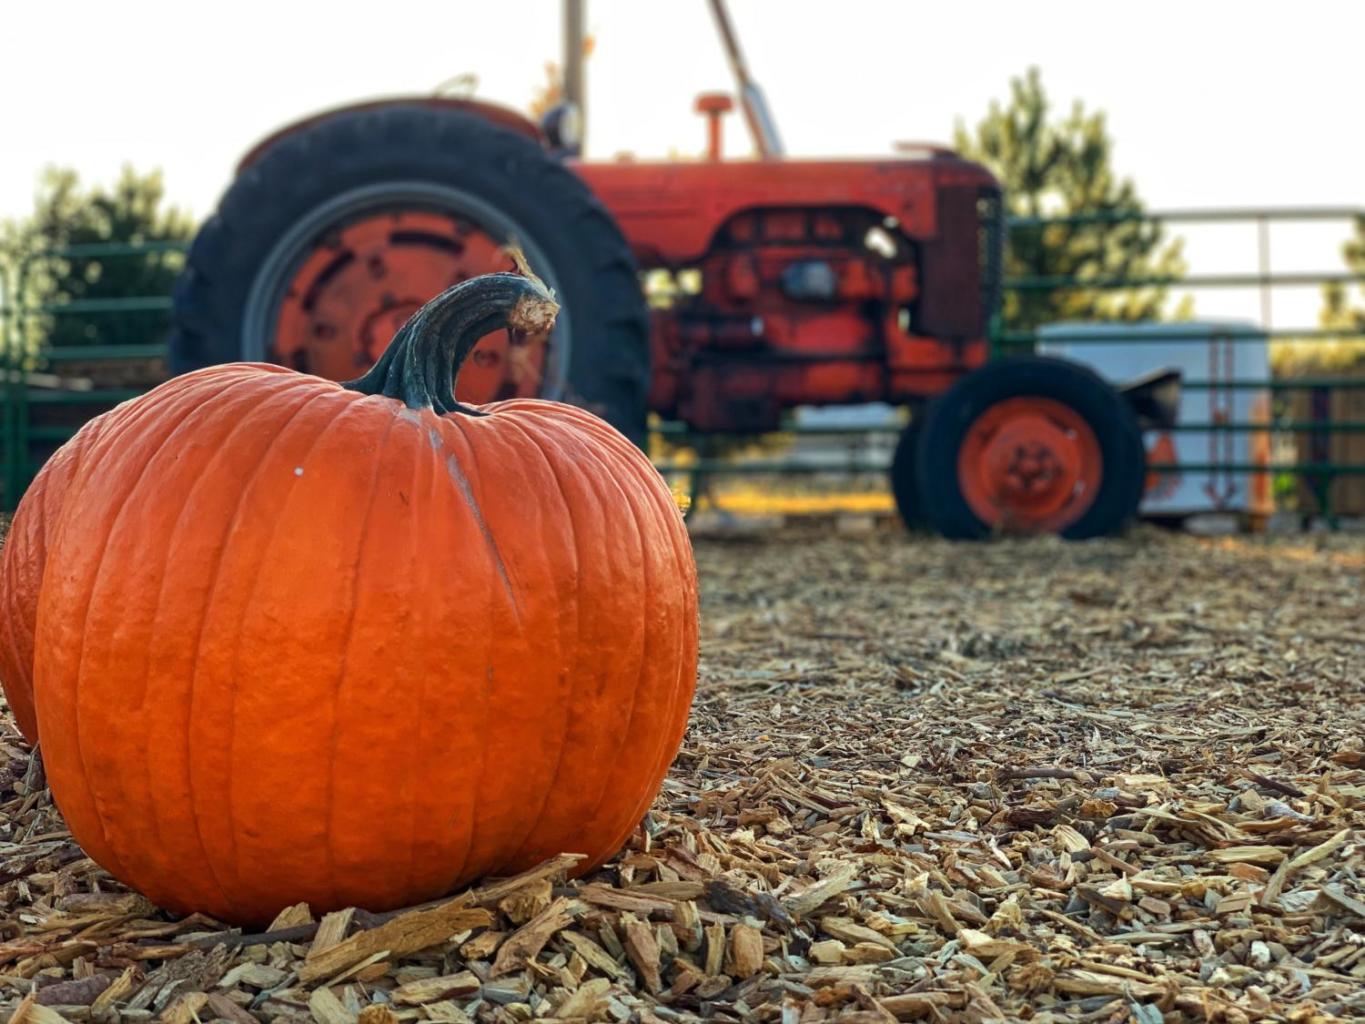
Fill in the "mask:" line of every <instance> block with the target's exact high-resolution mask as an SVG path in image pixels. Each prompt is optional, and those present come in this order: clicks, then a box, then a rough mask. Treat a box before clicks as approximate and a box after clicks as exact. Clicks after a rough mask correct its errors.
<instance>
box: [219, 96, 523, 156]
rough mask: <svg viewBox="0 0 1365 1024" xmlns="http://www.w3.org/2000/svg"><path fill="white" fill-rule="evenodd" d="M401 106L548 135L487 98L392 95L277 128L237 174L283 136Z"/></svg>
mask: <svg viewBox="0 0 1365 1024" xmlns="http://www.w3.org/2000/svg"><path fill="white" fill-rule="evenodd" d="M399 106H406V107H411V106H422V107H431V108H434V109H437V110H454V111H459V112H460V113H466V114H475V115H477V116H479V117H482V118H484V119H485V120H488V121H492V122H493V123H494V124H496V125H499V126H500V127H503V128H507V129H509V130H511V131H514V132H519V133H520V134H522V135H525V136H527V137H528V138H530V139H533V140H535V141H536V142H537V143H538V144H540V145H542V146H543V145H544V144H545V136H544V134H543V133H542V132H541V130H540V128H539V127H538V126H537V125H536V124H535V122H534V121H532V120H531V119H530V118H528V117H526V116H525V115H523V114H521V113H518V112H517V111H515V110H513V109H511V108H510V107H504V106H501V105H500V104H497V103H488V102H485V101H484V100H471V99H458V98H455V97H450V96H392V97H387V98H384V99H374V100H362V101H360V102H358V103H348V104H346V105H345V106H340V107H332V108H330V109H328V110H322V111H319V112H318V113H316V114H310V115H308V116H307V117H302V118H300V119H299V120H297V121H291V122H290V123H289V124H286V125H284V126H283V127H281V128H278V129H276V130H275V131H273V132H271V133H270V134H269V135H267V136H266V137H265V138H264V139H262V140H261V141H260V142H258V143H256V145H255V146H253V147H252V148H251V149H250V150H248V151H247V154H246V155H245V156H243V157H242V159H241V160H239V161H238V162H237V169H236V173H237V174H241V173H242V172H243V171H245V170H246V169H247V168H248V167H250V166H251V165H252V164H254V163H255V162H256V161H257V160H259V159H260V157H261V154H262V153H264V152H265V151H266V150H268V149H270V148H271V147H272V146H274V145H275V144H276V143H277V142H279V141H280V140H281V139H284V138H286V137H288V136H290V135H293V134H294V133H295V132H297V131H299V130H301V129H303V128H308V127H310V126H312V125H315V124H317V123H318V122H320V121H325V120H327V119H328V118H332V117H336V116H337V115H339V114H347V113H350V112H352V111H359V110H379V109H382V108H384V107H399Z"/></svg>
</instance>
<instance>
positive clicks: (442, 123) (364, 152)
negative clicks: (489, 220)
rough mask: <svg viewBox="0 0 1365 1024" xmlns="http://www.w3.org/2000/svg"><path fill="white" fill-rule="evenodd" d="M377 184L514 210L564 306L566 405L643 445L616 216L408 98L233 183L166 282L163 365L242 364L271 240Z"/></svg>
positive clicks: (637, 318)
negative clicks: (439, 188)
mask: <svg viewBox="0 0 1365 1024" xmlns="http://www.w3.org/2000/svg"><path fill="white" fill-rule="evenodd" d="M386 178H388V179H390V180H400V179H406V180H414V179H419V180H430V181H435V182H441V183H445V182H449V183H453V184H458V185H459V186H460V187H462V188H466V189H468V190H469V191H471V192H475V193H477V194H480V195H481V196H482V197H483V198H484V199H485V201H501V200H504V199H506V200H507V203H506V204H505V205H508V206H509V207H510V206H511V205H512V204H515V219H516V220H518V221H519V222H520V223H522V224H523V225H524V226H525V227H526V230H527V231H528V232H530V233H531V234H533V235H534V236H535V238H536V242H537V244H538V245H540V246H541V247H542V248H543V249H545V250H546V251H547V258H549V259H550V261H551V262H552V263H553V264H554V265H555V268H556V274H557V275H558V276H559V277H560V282H559V283H560V287H561V290H562V291H563V293H564V294H563V299H564V301H565V303H566V305H567V306H569V308H570V309H572V310H573V312H574V316H575V320H574V346H573V353H572V355H571V365H570V366H569V368H568V378H569V382H570V386H571V388H572V390H573V394H572V395H570V396H569V399H570V400H572V401H575V402H576V403H578V404H582V405H585V406H587V407H589V408H592V409H594V411H597V412H598V413H599V414H601V415H603V416H604V417H605V418H606V419H608V420H609V421H611V422H612V423H613V424H614V425H615V426H617V427H618V429H621V430H622V431H623V432H624V433H626V434H627V436H629V437H631V439H632V440H634V441H636V442H637V443H643V440H644V429H645V415H646V407H645V403H646V400H647V394H648V389H649V371H650V349H649V323H648V316H647V311H646V308H645V304H644V300H643V297H642V295H641V292H640V287H639V283H638V279H637V277H636V267H635V261H634V258H633V257H632V256H631V252H630V247H629V245H628V243H627V242H626V240H625V238H624V236H623V235H622V234H621V230H620V228H619V227H618V226H617V224H616V222H615V220H614V219H613V218H612V217H611V215H610V214H609V213H608V212H607V211H606V209H605V208H604V207H603V206H602V204H601V202H600V201H599V200H598V199H597V198H596V196H594V195H593V193H592V192H591V190H590V189H589V188H588V187H587V185H586V184H585V183H584V182H583V181H582V179H580V178H579V177H578V176H577V175H575V174H574V173H573V172H572V171H570V170H569V169H568V168H566V167H565V166H563V165H562V164H561V163H560V162H559V161H558V160H556V159H555V158H554V157H552V156H551V155H550V154H548V153H547V152H545V151H544V150H543V149H542V148H541V147H540V146H539V145H537V144H536V143H535V142H534V141H533V140H531V139H529V138H527V137H525V136H522V135H520V134H518V133H516V132H514V131H510V130H508V129H506V128H502V127H500V126H498V125H495V124H492V123H490V122H488V121H486V120H484V119H483V118H480V117H478V116H476V115H473V114H469V113H464V112H460V111H451V110H442V109H437V108H433V107H428V106H423V105H419V104H411V105H408V104H397V105H393V106H386V107H381V108H378V109H363V110H351V111H342V112H339V113H337V114H335V115H332V116H331V117H328V118H325V119H323V120H321V121H318V122H316V123H314V124H311V125H308V126H306V127H304V128H301V129H300V130H298V131H296V132H294V133H293V134H290V135H287V136H285V137H284V138H282V139H281V140H280V141H278V142H277V143H275V144H274V145H272V146H271V147H270V148H269V149H268V150H266V151H265V152H264V153H262V154H261V155H260V156H259V157H258V158H257V159H256V161H255V162H253V163H252V164H251V165H250V166H249V167H247V168H245V169H244V170H243V171H242V173H241V174H239V175H238V176H237V179H236V180H235V181H234V182H233V183H232V186H231V187H230V188H229V189H228V191H227V192H226V194H225V195H224V196H223V198H222V200H221V201H220V203H219V206H218V210H217V211H216V212H215V213H214V214H213V215H212V216H211V217H210V218H209V219H208V221H207V222H206V223H205V224H204V226H203V227H202V229H201V230H200V231H199V234H198V235H197V237H196V238H195V240H194V242H193V244H192V245H191V247H190V251H189V254H188V256H187V259H186V267H185V271H184V273H183V274H182V275H181V278H180V280H179V281H178V282H177V283H176V286H175V289H174V293H173V326H172V332H171V339H170V359H171V369H172V370H173V371H174V372H176V373H183V372H185V371H187V370H192V369H197V368H199V367H202V366H208V365H211V364H214V363H222V362H233V361H237V360H240V359H241V358H242V349H241V331H242V325H241V317H242V314H243V306H244V304H245V300H246V296H247V294H248V293H249V290H250V288H251V285H252V281H253V280H254V275H255V274H256V273H257V271H258V269H259V265H260V262H261V261H262V260H263V259H264V258H265V255H266V254H267V253H268V252H269V251H270V250H271V247H272V246H273V244H274V243H275V241H276V240H277V239H278V238H279V236H280V234H281V233H282V232H283V231H284V230H287V228H288V226H289V225H290V224H292V223H294V222H295V221H296V220H297V219H299V218H300V217H302V216H304V215H305V214H306V213H307V212H308V210H309V209H310V208H313V207H316V205H317V204H318V203H320V202H322V201H325V199H326V198H327V197H328V196H330V195H333V194H336V193H337V192H340V191H344V190H348V189H351V188H355V187H358V186H361V185H370V184H374V183H376V182H382V181H383V180H385V179H386Z"/></svg>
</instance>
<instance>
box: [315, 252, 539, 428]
mask: <svg viewBox="0 0 1365 1024" xmlns="http://www.w3.org/2000/svg"><path fill="white" fill-rule="evenodd" d="M558 312H559V304H558V303H556V302H555V300H554V296H553V295H552V294H551V293H550V290H549V289H548V288H547V287H545V284H544V282H543V281H541V280H540V279H539V278H538V277H535V276H534V275H527V276H523V275H521V274H484V275H482V276H481V277H472V278H470V279H469V280H468V281H461V282H460V283H459V284H457V285H455V286H454V287H452V288H447V289H446V290H445V291H443V292H442V293H441V294H440V295H438V296H436V298H434V299H432V300H431V301H430V302H428V303H427V304H426V305H425V306H423V307H422V308H421V309H419V310H418V311H417V312H416V313H414V314H413V315H412V316H411V317H410V318H409V319H408V322H407V323H405V324H404V325H403V326H402V327H401V328H400V329H399V331H398V333H397V334H395V335H394V336H393V341H391V342H389V347H388V348H387V349H385V350H384V354H383V355H382V356H380V357H379V361H378V362H377V363H375V364H374V366H373V367H371V368H370V372H369V373H367V374H365V376H363V377H361V378H359V379H357V380H349V381H346V382H345V383H344V384H342V385H341V386H342V387H344V388H346V389H347V390H348V391H358V392H360V393H361V394H362V395H384V396H386V397H388V398H396V399H398V400H399V401H401V402H403V404H404V405H406V406H407V407H408V408H409V409H435V410H436V411H437V412H439V413H447V412H459V413H464V414H465V415H466V416H484V415H486V413H483V412H480V411H479V410H478V409H473V408H470V407H469V406H467V405H462V404H461V403H459V402H457V401H455V383H456V381H457V380H458V379H459V376H460V367H461V366H463V365H464V361H465V360H466V359H467V358H469V353H470V352H472V351H473V350H474V346H475V345H477V344H478V342H479V339H480V338H482V337H483V336H484V335H486V334H488V333H490V332H492V331H496V330H498V329H499V328H502V327H507V328H510V329H512V330H514V331H524V332H525V333H527V334H545V333H547V332H548V331H549V330H550V328H551V327H553V326H554V323H555V314H556V313H558Z"/></svg>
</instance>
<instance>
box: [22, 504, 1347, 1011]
mask: <svg viewBox="0 0 1365 1024" xmlns="http://www.w3.org/2000/svg"><path fill="white" fill-rule="evenodd" d="M698 558H699V561H700V566H701V575H702V583H703V589H704V604H703V615H704V622H703V631H704V634H703V636H704V641H703V660H702V671H701V680H700V684H699V690H698V696H697V701H696V708H695V712H694V717H693V722H692V728H691V730H690V732H689V733H688V736H687V740H686V743H685V745H684V748H683V751H682V753H681V755H680V756H679V758H678V761H677V763H676V765H675V766H674V769H673V772H672V774H671V776H670V777H669V779H668V782H667V784H666V788H665V790H664V792H663V794H662V795H661V797H660V799H659V801H658V803H657V805H656V806H655V808H654V810H653V811H652V812H651V814H650V815H649V817H648V819H647V820H646V822H645V824H644V826H643V827H642V829H641V831H640V832H639V833H637V835H636V837H635V839H634V841H633V843H632V845H631V847H630V848H629V849H627V850H626V851H625V852H623V853H622V855H621V856H619V857H618V858H617V859H616V860H615V861H613V862H612V863H611V864H610V865H609V866H608V867H607V868H606V869H604V870H603V871H601V872H599V873H597V874H596V875H594V876H593V877H590V878H587V879H584V880H581V881H576V882H572V883H568V884H565V882H564V881H563V874H562V872H563V869H564V867H565V864H566V863H567V862H559V863H551V864H548V865H545V866H544V867H543V868H541V869H539V870H537V871H533V872H531V873H530V874H529V875H527V876H524V877H522V878H521V879H516V880H512V881H510V882H496V881H495V882H490V883H486V884H485V885H484V886H483V887H482V888H480V889H476V890H474V891H472V892H469V893H465V894H461V895H458V896H456V897H454V898H453V899H452V900H451V901H448V902H445V903H440V904H436V905H432V906H428V907H424V908H417V909H413V910H410V911H406V912H402V913H399V914H396V915H393V914H390V915H375V914H369V913H366V912H364V911H360V910H357V911H345V912H341V913H336V914H329V915H326V916H324V917H323V918H322V919H321V920H320V921H318V920H316V919H315V918H314V917H313V915H312V914H311V913H310V911H309V910H308V908H306V907H302V906H300V907H296V908H292V909H290V910H288V911H285V912H284V913H283V914H282V915H281V917H280V919H279V920H277V921H276V922H275V923H274V924H273V925H272V927H271V929H270V933H267V934H263V935H250V936H243V935H241V934H239V933H237V932H233V931H230V930H227V929H224V928H223V927H222V926H221V925H220V924H218V923H217V922H213V921H210V920H206V919H203V918H193V917H192V918H188V919H184V920H175V919H172V918H170V917H168V916H167V915H165V914H163V913H161V912H160V911H158V910H157V909H156V908H155V907H153V906H151V905H150V904H148V903H147V902H146V901H144V900H143V899H142V898H141V897H139V896H136V895H133V894H130V893H128V892H127V891H125V890H124V889H123V888H122V887H121V886H119V885H118V884H116V883H114V882H113V881H111V880H110V878H109V877H108V876H107V875H106V874H104V873H103V872H102V871H101V870H99V869H98V868H97V867H96V866H95V865H94V864H92V863H91V862H90V861H89V860H87V859H85V858H84V856H83V855H82V854H81V852H80V851H79V850H78V849H77V848H75V847H74V845H73V844H72V843H71V842H70V840H69V838H68V836H67V834H66V833H65V831H64V830H63V827H62V823H61V820H60V817H59V816H58V814H57V812H56V811H55V809H54V808H53V807H52V805H51V802H50V799H49V797H48V794H47V792H46V790H45V788H44V786H43V777H42V771H41V766H40V765H39V764H38V763H37V761H36V760H34V759H32V758H31V757H30V756H29V754H28V752H27V751H26V750H25V749H24V748H23V747H22V745H21V743H20V742H19V741H18V739H17V736H16V734H15V733H14V732H13V730H12V729H7V730H6V731H5V732H4V737H3V742H0V896H2V897H3V903H2V904H0V907H2V908H3V917H0V928H2V929H3V931H0V998H3V1001H4V1002H5V1004H6V1006H5V1012H7V1013H8V1016H9V1019H10V1020H11V1021H12V1022H13V1024H61V1022H62V1021H72V1022H78V1021H87V1020H89V1021H96V1022H102V1024H113V1022H117V1021H146V1020H157V1021H165V1022H167V1024H208V1022H210V1021H214V1020H222V1021H230V1022H233V1024H256V1022H281V1024H291V1022H299V1024H303V1022H305V1021H312V1022H316V1024H392V1022H393V1021H394V1020H398V1021H425V1020H430V1021H439V1022H461V1021H467V1020H471V1021H528V1020H534V1019H545V1020H548V1019H553V1020H557V1021H567V1020H583V1021H617V1022H624V1021H631V1020H638V1021H647V1022H648V1021H667V1022H673V1021H692V1020H714V1021H748V1020H753V1021H780V1022H782V1024H789V1022H790V1024H794V1022H801V1021H823V1020H842V1021H878V1022H888V1024H889V1022H892V1021H897V1020H937V1021H948V1020H963V1021H988V1020H1020V1019H1028V1020H1034V1021H1059V1020H1068V1021H1071V1020H1090V1021H1125V1020H1131V1021H1137V1022H1139V1024H1157V1022H1159V1021H1181V1020H1216V1021H1253V1020H1257V1021H1259V1020H1277V1021H1279V1020H1283V1021H1302V1022H1307V1021H1322V1020H1335V1019H1351V1018H1356V1019H1365V880H1363V879H1362V875H1365V700H1363V699H1362V695H1363V694H1365V682H1363V681H1362V680H1363V678H1365V539H1363V538H1361V537H1355V538H1349V537H1328V538H1303V537H1299V538H1286V539H1279V540H1274V541H1266V540H1248V539H1232V540H1218V541H1206V540H1195V539H1192V538H1188V537H1178V536H1171V535H1166V534H1161V533H1157V532H1153V531H1140V532H1139V533H1138V534H1137V535H1135V536H1134V537H1130V538H1127V539H1123V540H1115V541H1104V542H1095V543H1086V544H1075V545H1065V544H1061V543H1057V542H1052V541H1030V542H1023V541H1005V542H1000V543H997V544H991V545H978V546H954V545H949V544H946V543H942V542H938V541H933V540H929V539H924V538H906V537H904V536H902V535H900V534H898V533H895V532H881V531H878V532H874V533H871V534H869V535H865V536H857V537H849V536H839V535H837V534H835V533H833V531H823V532H817V531H811V530H806V531H786V532H783V533H780V534H777V535H773V536H768V537H765V538H763V539H761V540H744V541H723V540H709V541H699V542H698ZM0 1019H3V1018H0Z"/></svg>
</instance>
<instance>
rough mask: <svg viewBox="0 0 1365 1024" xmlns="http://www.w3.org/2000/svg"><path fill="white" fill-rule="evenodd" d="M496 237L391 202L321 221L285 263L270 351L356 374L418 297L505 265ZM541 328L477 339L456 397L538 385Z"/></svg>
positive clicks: (485, 396)
mask: <svg viewBox="0 0 1365 1024" xmlns="http://www.w3.org/2000/svg"><path fill="white" fill-rule="evenodd" d="M514 269H515V267H514V266H513V264H512V261H511V259H510V258H509V257H508V256H507V255H506V253H504V252H503V249H502V245H501V244H500V243H499V241H498V240H496V239H495V238H493V237H492V236H490V235H489V234H487V233H486V232H484V231H483V230H482V229H481V228H479V227H478V226H477V225H476V224H474V223H473V222H472V221H470V220H467V219H465V218H462V217H459V216H455V215H452V214H442V213H429V212H423V211H417V210H395V211H387V212H382V213H375V214H370V215H367V216H365V217H363V218H361V219H359V220H354V221H351V222H349V223H347V224H344V225H339V226H337V227H335V228H333V229H331V230H329V231H328V232H327V233H326V234H325V235H324V236H323V237H322V238H321V239H319V240H318V242H317V243H316V244H315V247H314V248H313V249H312V250H311V251H310V252H309V253H308V255H307V257H306V258H305V259H304V261H303V263H302V265H301V266H300V267H299V268H298V270H296V271H295V272H294V275H293V277H292V278H291V279H290V281H289V284H288V287H287V288H286V289H285V292H284V299H283V301H282V302H281V304H280V311H279V315H278V317H277V319H276V324H275V341H274V347H273V349H272V350H271V352H270V358H271V359H272V360H273V361H275V362H278V363H281V364H283V365H285V366H290V367H293V368H294V369H296V370H300V371H302V372H305V373H312V374H315V375H317V376H319V377H326V378H328V379H329V380H351V379H352V378H355V377H359V376H360V375H361V374H363V373H364V372H365V371H366V370H368V369H369V368H370V367H371V366H373V365H374V363H375V360H377V359H378V358H379V356H380V355H381V354H382V353H383V351H384V349H385V348H387V347H388V344H389V342H390V341H391V340H392V339H393V336H394V334H395V333H396V332H397V330H398V329H399V328H400V327H402V326H403V324H404V322H405V321H406V320H407V319H408V317H410V316H411V315H412V314H413V313H415V312H416V311H417V309H418V308H419V307H421V306H422V305H423V304H424V303H425V302H427V300H429V299H432V298H434V297H435V296H436V295H438V294H440V293H441V292H442V291H443V290H445V289H446V288H448V287H450V286H451V285H453V284H458V283H460V282H461V281H464V280H467V279H469V278H471V277H477V276H478V275H479V274H486V273H489V272H490V271H497V270H514ZM545 342H546V339H545V338H532V339H525V338H517V339H512V338H509V336H508V333H507V332H506V331H497V332H495V333H493V334H490V335H489V336H488V337H487V338H485V339H484V340H483V341H481V342H480V343H479V346H478V348H476V349H475V350H474V352H473V354H472V355H471V356H470V358H469V361H468V362H467V363H466V364H465V367H464V369H463V370H462V371H461V373H460V383H459V387H458V391H459V394H458V396H457V397H458V398H459V399H460V401H462V402H467V403H471V404H481V403H484V402H491V401H494V400H497V399H503V398H529V397H534V396H535V395H538V394H540V390H541V380H542V377H543V375H544V369H545V353H546V344H545Z"/></svg>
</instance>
